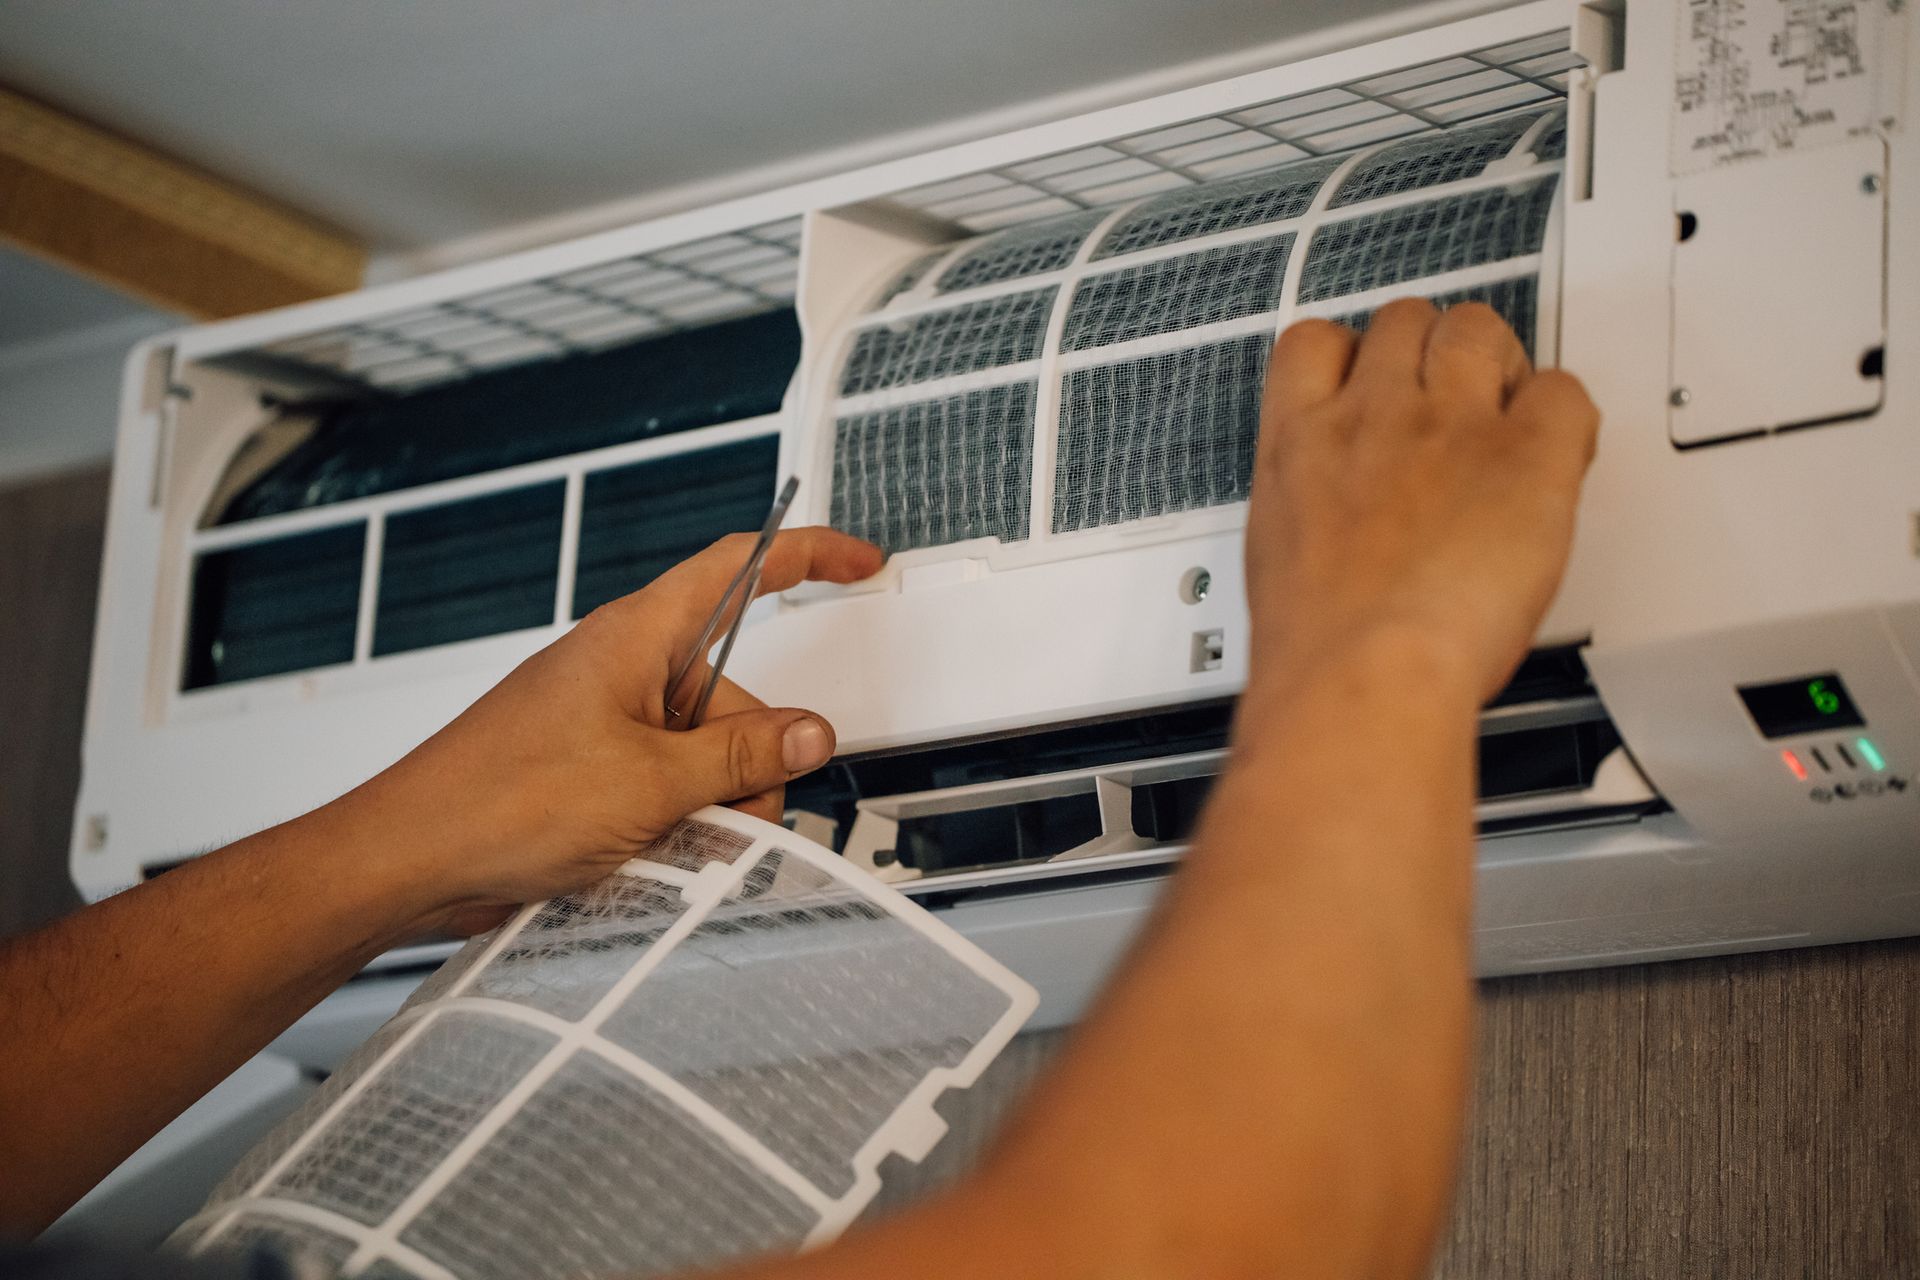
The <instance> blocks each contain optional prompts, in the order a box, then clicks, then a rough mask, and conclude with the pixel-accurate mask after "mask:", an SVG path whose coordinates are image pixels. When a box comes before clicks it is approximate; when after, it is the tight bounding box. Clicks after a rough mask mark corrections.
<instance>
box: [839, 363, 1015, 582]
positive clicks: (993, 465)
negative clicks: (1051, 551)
mask: <svg viewBox="0 0 1920 1280" xmlns="http://www.w3.org/2000/svg"><path fill="white" fill-rule="evenodd" d="M1033 399H1034V385H1033V384H1032V383H1016V384H1014V385H1012V386H1001V387H990V388H988V389H986V390H984V391H973V392H968V393H966V394H964V395H954V396H946V397H944V398H942V399H939V400H926V401H920V402H918V403H915V404H907V405H901V406H899V407H897V408H892V409H882V410H878V411H876V412H873V413H863V414H855V415H852V416H849V417H845V418H841V419H840V420H839V421H838V422H836V423H835V424H834V441H833V514H832V524H833V526H834V527H835V528H837V529H845V530H847V531H848V532H851V533H854V534H857V535H859V536H860V537H862V538H866V539H868V540H870V541H873V542H877V543H879V544H880V545H881V546H883V547H887V548H889V549H890V550H894V551H905V550H910V549H912V548H914V547H932V546H940V545H944V544H946V543H949V542H963V541H965V540H967V539H969V538H998V539H1000V540H1001V541H1002V542H1016V541H1019V540H1020V539H1022V538H1025V537H1026V536H1027V508H1028V504H1029V502H1030V500H1031V499H1030V496H1029V493H1030V486H1031V483H1032V475H1033Z"/></svg>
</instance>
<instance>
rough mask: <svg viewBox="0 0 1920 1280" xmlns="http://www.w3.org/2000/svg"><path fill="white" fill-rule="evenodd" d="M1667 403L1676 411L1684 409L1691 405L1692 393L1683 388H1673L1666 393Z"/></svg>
mask: <svg viewBox="0 0 1920 1280" xmlns="http://www.w3.org/2000/svg"><path fill="white" fill-rule="evenodd" d="M1667 403H1668V404H1670V405H1672V406H1673V407H1674V408H1676V409H1684V408H1686V407H1687V406H1688V405H1689V404H1692V403H1693V392H1691V391H1689V390H1687V389H1686V388H1685V387H1675V388H1674V389H1673V390H1672V391H1669V392H1668V393H1667Z"/></svg>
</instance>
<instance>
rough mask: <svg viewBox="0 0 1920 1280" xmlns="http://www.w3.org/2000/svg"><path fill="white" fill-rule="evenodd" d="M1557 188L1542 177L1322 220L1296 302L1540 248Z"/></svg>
mask: <svg viewBox="0 0 1920 1280" xmlns="http://www.w3.org/2000/svg"><path fill="white" fill-rule="evenodd" d="M1557 186H1558V182H1557V180H1556V179H1554V178H1546V179H1542V180H1540V181H1537V182H1531V183H1528V184H1527V185H1526V186H1524V187H1519V188H1510V187H1495V188H1493V189H1491V190H1487V191H1476V192H1474V193H1472V194H1471V195H1463V196H1449V197H1448V198H1446V199H1444V200H1435V201H1432V202H1431V203H1427V204H1416V205H1407V206H1403V207H1401V208H1397V209H1392V210H1389V211H1388V212H1386V213H1382V214H1375V215H1373V216H1367V215H1361V216H1359V217H1354V218H1349V219H1347V220H1345V221H1343V222H1336V223H1333V224H1331V225H1329V226H1324V227H1322V228H1320V229H1319V230H1318V231H1316V232H1314V235H1313V242H1312V244H1310V245H1309V246H1308V248H1307V269H1306V274H1305V275H1304V276H1302V277H1301V280H1300V301H1302V302H1318V301H1320V300H1321V299H1323V298H1341V297H1345V296H1346V295H1347V294H1350V293H1361V292H1364V291H1366V290H1368V289H1379V288H1383V287H1385V286H1387V285H1396V284H1403V283H1405V282H1407V281H1409V280H1419V279H1422V278H1423V277H1426V276H1437V275H1443V274H1445V273H1447V272H1449V271H1459V270H1461V269H1463V268H1465V267H1477V266H1482V265H1484V264H1486V263H1489V262H1499V261H1502V260H1503V259H1508V258H1518V257H1524V256H1526V255H1528V254H1532V253H1538V252H1539V251H1540V245H1541V242H1542V241H1543V240H1545V238H1546V233H1547V214H1548V212H1549V211H1550V210H1551V209H1552V207H1553V196H1554V189H1555V188H1556V187H1557Z"/></svg>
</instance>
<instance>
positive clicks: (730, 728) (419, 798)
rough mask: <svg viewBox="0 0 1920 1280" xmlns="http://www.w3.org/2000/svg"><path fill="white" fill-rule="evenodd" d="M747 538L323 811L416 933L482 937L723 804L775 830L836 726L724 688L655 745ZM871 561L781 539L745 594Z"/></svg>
mask: <svg viewBox="0 0 1920 1280" xmlns="http://www.w3.org/2000/svg"><path fill="white" fill-rule="evenodd" d="M753 541H754V535H752V534H736V535H734V536H732V537H728V538H723V539H721V540H720V541H719V542H716V543H715V544H714V545H712V546H711V547H709V548H707V549H706V550H705V551H703V552H701V553H700V554H699V555H697V556H695V557H693V558H692V559H690V560H688V561H686V562H685V563H683V564H680V565H678V566H677V567H675V568H673V569H671V570H669V571H668V572H667V573H665V574H663V575H661V576H660V577H659V578H658V579H656V580H655V581H654V582H653V583H652V584H650V585H649V586H647V587H645V588H643V589H642V590H640V591H636V592H634V593H633V594H632V595H629V596H625V597H622V598H621V599H619V600H615V601H613V602H612V603H610V604H607V605H604V606H602V607H601V608H599V609H596V610H594V611H593V612H592V613H591V614H589V615H588V616H587V617H586V618H584V619H582V620H581V622H580V624H579V625H578V626H576V627H574V628H573V630H571V631H569V632H568V633H567V634H566V635H564V636H562V637H561V638H560V639H559V640H556V641H555V642H554V643H553V644H551V645H548V646H547V647H546V648H545V649H542V650H541V651H540V652H539V653H536V654H534V655H533V656H532V657H530V658H528V659H527V660H526V661H525V662H523V663H521V664H520V665H519V666H518V667H517V668H515V669H514V670H513V671H512V672H511V673H510V674H509V675H508V676H507V677H506V679H504V680H502V681H501V682H500V683H499V684H498V685H496V686H495V687H494V688H493V689H492V690H490V691H489V692H488V693H487V694H486V695H485V696H483V697H482V698H481V699H480V700H479V701H477V702H475V703H474V704H473V705H472V706H471V707H469V708H468V709H467V710H466V711H465V712H463V713H462V714H461V715H460V716H459V717H458V718H457V719H455V720H454V721H453V723H451V724H449V725H448V726H447V727H446V728H444V729H442V730H441V731H440V732H439V733H437V734H435V735H434V736H433V737H431V738H429V739H428V740H427V741H426V742H424V743H422V744H421V745H420V746H419V747H417V748H415V749H414V750H413V751H412V752H411V753H409V754H408V755H407V756H405V757H404V758H403V759H401V760H400V761H399V762H398V763H396V764H395V765H394V766H393V767H392V768H390V769H388V770H386V771H385V772H384V773H382V774H380V775H378V776H377V777H375V778H373V779H372V780H371V781H369V782H368V783H366V784H365V785H364V786H361V787H359V788H357V789H355V790H354V791H352V792H349V793H348V794H347V795H346V796H343V797H342V798H341V799H340V800H338V801H336V802H335V804H334V805H333V806H330V807H332V808H336V809H339V810H344V813H343V814H342V816H344V817H346V818H347V819H348V821H349V822H350V823H352V824H354V827H355V828H356V829H358V830H361V831H366V832H377V833H380V834H381V835H382V836H383V837H384V838H383V839H376V840H373V841H371V843H372V845H373V846H375V847H377V848H379V849H381V850H382V852H381V853H380V855H379V856H381V857H382V858H384V859H386V860H387V861H388V862H389V863H391V862H392V861H393V860H395V859H403V860H405V866H404V867H402V868H396V867H394V866H392V865H389V866H386V867H383V868H382V871H383V872H386V873H389V874H391V873H394V872H396V871H398V872H402V873H403V877H402V878H403V880H404V882H405V884H404V888H405V890H406V891H407V892H408V896H409V898H410V899H413V898H417V900H418V902H419V906H420V914H419V918H418V920H417V924H416V928H417V929H418V930H419V931H420V932H428V931H432V930H436V929H437V930H445V931H449V932H458V933H472V932H479V931H481V930H484V929H488V928H491V927H492V926H494V925H496V924H498V923H500V921H502V920H503V919H505V918H506V916H507V915H508V914H509V913H510V911H511V910H512V908H514V907H515V906H517V905H519V904H520V903H523V902H532V901H535V900H538V899H542V898H549V897H553V896H555V895H557V894H563V893H570V892H572V891H574V890H577V889H580V888H583V887H585V886H586V885H588V884H591V883H593V882H594V881H596V880H599V879H601V878H603V877H605V876H606V875H608V874H610V873H612V872H613V871H614V870H615V869H616V868H617V867H619V866H620V865H621V864H622V863H623V862H625V861H627V860H628V859H629V858H631V857H632V856H633V855H634V853H635V852H637V851H638V850H639V849H641V848H642V847H643V846H645V845H646V844H648V843H649V842H651V841H653V840H654V839H656V838H658V837H659V836H660V835H662V834H663V833H665V832H666V831H667V830H668V829H669V828H670V827H672V826H673V824H674V823H676V822H678V821H679V820H680V819H681V818H683V817H685V816H686V815H687V814H689V813H692V812H693V811H694V810H696V809H699V808H701V807H703V806H705V805H709V804H732V805H734V806H736V807H738V808H740V809H742V810H745V811H746V812H748V813H751V814H753V815H755V816H756V817H761V818H765V819H767V820H768V821H770V822H778V821H780V817H781V797H782V791H783V788H784V787H785V784H786V783H787V781H788V780H789V779H791V778H794V777H797V776H799V775H800V774H803V773H808V772H810V771H812V770H814V769H817V768H819V767H820V766H821V765H823V764H825V763H826V762H827V761H828V760H829V759H830V758H831V757H832V755H833V749H834V735H833V728H832V726H830V725H829V724H827V722H826V721H825V720H823V719H822V718H820V717H819V716H817V715H814V714H812V713H810V712H806V711H800V710H793V709H770V708H767V707H765V706H763V705H762V704H761V703H760V702H759V701H758V700H757V699H756V698H754V697H753V696H752V695H751V694H749V693H747V692H746V691H744V690H742V689H740V688H739V687H737V686H736V685H734V684H733V683H732V682H730V681H726V680H722V682H721V683H720V684H719V685H718V686H717V687H716V688H715V690H714V694H713V701H712V703H711V704H710V705H709V707H708V710H707V716H706V720H705V723H703V724H702V725H701V726H700V727H699V728H698V729H694V730H690V731H686V732H681V731H678V730H676V729H669V728H668V725H669V723H670V719H669V716H668V712H667V708H668V706H673V707H675V708H676V709H680V710H689V711H690V710H691V705H690V704H691V703H692V702H693V700H694V699H695V698H697V697H698V694H699V690H700V688H701V687H702V686H703V685H704V683H705V676H706V670H707V668H706V664H705V663H704V662H702V663H699V664H697V665H696V666H695V668H694V670H693V672H692V673H690V674H689V675H688V676H687V677H686V679H685V680H684V681H683V683H682V686H681V688H680V689H677V690H669V689H668V688H667V687H666V686H667V681H668V680H669V679H670V678H671V677H672V675H673V673H674V671H675V670H676V669H677V668H678V666H679V664H680V663H681V662H683V661H685V659H686V657H687V654H688V652H689V650H690V649H691V648H692V646H693V644H694V643H695V642H696V641H697V640H698V639H699V636H700V631H701V629H702V628H703V627H704V626H705V624H706V621H707V618H708V617H709V615H710V614H711V613H712V611H713V609H714V607H715V606H716V605H718V603H719V601H720V595H721V593H722V592H723V591H725V590H726V586H727V583H728V582H729V581H730V580H731V579H732V577H733V575H734V574H735V572H736V571H737V570H738V569H739V568H740V566H741V565H742V564H743V563H745V561H746V558H747V555H748V553H749V552H750V551H751V549H752V546H753ZM882 559H883V557H882V554H881V552H880V549H879V548H878V547H875V546H873V545H871V544H870V543H866V542H862V541H860V540H859V539H857V538H853V537H849V536H848V535H846V534H843V533H837V532H835V531H834V530H832V529H825V528H809V529H796V530H791V531H788V532H784V533H781V534H779V535H778V536H777V537H775V538H774V540H773V544H772V546H771V547H770V548H769V550H768V552H767V557H766V561H765V565H764V567H763V570H762V577H761V583H760V589H761V591H762V592H763V593H764V592H771V591H783V590H785V589H787V588H788V587H791V586H794V585H795V584H797V583H799V582H802V581H805V580H824V581H827V582H856V581H858V580H860V579H862V578H866V577H869V576H871V575H872V574H874V573H875V572H877V571H878V570H879V568H880V565H881V563H882Z"/></svg>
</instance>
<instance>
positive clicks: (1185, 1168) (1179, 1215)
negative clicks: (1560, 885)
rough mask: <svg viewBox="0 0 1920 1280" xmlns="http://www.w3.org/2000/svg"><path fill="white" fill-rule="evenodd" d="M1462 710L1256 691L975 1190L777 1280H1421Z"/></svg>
mask: <svg viewBox="0 0 1920 1280" xmlns="http://www.w3.org/2000/svg"><path fill="white" fill-rule="evenodd" d="M1474 703H1475V698H1474V695H1473V693H1472V691H1471V689H1470V688H1469V687H1468V686H1467V684H1466V683H1465V682H1463V681H1460V680H1457V679H1455V678H1454V677H1453V675H1452V673H1450V672H1448V671H1446V670H1444V669H1442V667H1441V665H1440V663H1439V660H1438V659H1437V658H1433V657H1432V656H1431V655H1428V654H1425V653H1423V651H1422V650H1421V649H1420V648H1418V647H1416V646H1381V647H1379V648H1377V649H1376V650H1375V651H1374V652H1371V653H1369V654H1365V655H1354V656H1352V657H1351V658H1349V659H1347V660H1342V661H1336V662H1332V663H1328V664H1323V665H1321V666H1320V667H1319V668H1318V669H1317V671H1316V673H1315V675H1314V677H1313V679H1312V681H1311V682H1310V683H1300V684H1297V685H1287V684H1275V685H1269V686H1263V687H1258V688H1255V689H1253V690H1250V691H1249V692H1248V694H1247V695H1246V697H1245V699H1244V700H1243V703H1242V711H1241V717H1242V726H1241V731H1240V734H1239V742H1238V744H1237V749H1236V753H1235V758H1234V763H1233V765H1232V767H1231V771H1230V772H1229V773H1228V774H1227V775H1226V776H1225V777H1224V778H1223V779H1222V780H1221V783H1220V785H1219V789H1218V791H1217V793H1216V796H1215V798H1214V800H1213V802H1212V804H1211V805H1210V808H1209V811H1208V815H1207V818H1206V820H1205V822H1204V824H1203V828H1202V830H1201V832H1200V834H1199V836H1198V838H1197V840H1196V842H1195V846H1194V848H1193V849H1192V851H1191V852H1190V854H1189V855H1188V857H1187V859H1186V861H1185V864H1184V865H1183V866H1182V868H1181V870H1180V872H1179V873H1178V875H1177V876H1176V877H1175V879H1174V882H1173V885H1172V886H1171V888H1170V891H1169V895H1168V898H1167V900H1166V901H1165V903H1164V905H1163V907H1162V909H1161V911H1160V912H1159V913H1158V916H1157V917H1156V919H1155V920H1154V921H1153V923H1152V925H1151V927H1150V928H1149V930H1148V932H1147V935H1146V937H1145V939H1144V941H1143V943H1142V945H1141V947H1140V948H1139V950H1138V951H1137V952H1136V954H1135V955H1134V956H1133V957H1132V958H1131V959H1130V961H1129V962H1128V964H1127V965H1126V967H1125V969H1124V971H1123V972H1122V973H1121V974H1120V975H1119V976H1118V977H1117V978H1116V980H1115V981H1114V983H1113V985H1112V987H1111V989H1110V991H1109V993H1108V995H1107V997H1106V998H1105V999H1104V1000H1103V1001H1102V1002H1101V1004H1100V1005H1099V1006H1098V1007H1097V1008H1096V1010H1095V1011H1094V1012H1093V1013H1092V1014H1091V1015H1090V1016H1089V1018H1088V1020H1087V1022H1086V1023H1085V1024H1084V1025H1083V1026H1082V1028H1081V1029H1080V1031H1079V1033H1078V1035H1077V1036H1076V1038H1075V1039H1074V1040H1073V1041H1072V1043H1071V1045H1070V1047H1069V1048H1068V1050H1067V1051H1066V1054H1065V1056H1064V1058H1063V1060H1062V1062H1061V1063H1060V1065H1059V1067H1058V1068H1057V1070H1056V1071H1054V1072H1053V1073H1052V1074H1050V1075H1049V1076H1048V1077H1046V1078H1045V1079H1044V1080H1043V1081H1042V1083H1041V1085H1040V1086H1039V1088H1038V1089H1037V1091H1036V1092H1035V1094H1034V1095H1033V1097H1032V1098H1031V1099H1030V1100H1029V1101H1028V1102H1027V1104H1026V1105H1025V1108H1024V1110H1023V1111H1022V1112H1021V1113H1020V1114H1019V1115H1016V1116H1015V1117H1014V1118H1013V1119H1012V1121H1011V1122H1010V1123H1009V1125H1008V1126H1007V1133H1008V1137H1007V1139H1006V1140H1005V1141H1004V1142H1003V1144H1002V1145H1001V1147H1000V1148H999V1149H998V1150H997V1151H996V1152H995V1153H994V1155H993V1156H992V1157H991V1158H990V1159H989V1161H988V1164H987V1166H986V1168H985V1169H983V1170H982V1172H981V1174H980V1176H979V1177H978V1178H977V1179H976V1180H975V1181H974V1183H973V1184H971V1185H969V1186H968V1187H967V1188H965V1189H964V1190H962V1191H961V1192H960V1193H958V1194H957V1195H956V1196H954V1197H952V1198H949V1199H946V1200H943V1201H941V1202H940V1203H939V1204H938V1205H936V1206H932V1207H930V1208H929V1209H927V1210H924V1211H922V1212H920V1213H917V1214H913V1215H909V1216H907V1217H904V1218H902V1219H899V1220H898V1221H896V1222H895V1223H892V1224H889V1225H887V1226H885V1227H882V1228H881V1229H880V1230H879V1231H877V1232H875V1233H873V1234H872V1235H870V1236H867V1237H864V1238H859V1237H856V1238H855V1239H852V1240H849V1241H848V1242H847V1245H846V1246H845V1247H844V1248H843V1249H839V1250H835V1251H832V1252H831V1253H828V1254H825V1255H821V1256H819V1257H817V1258H814V1259H809V1260H805V1261H803V1262H802V1263H800V1264H798V1265H797V1266H795V1267H794V1270H793V1272H792V1273H791V1274H793V1275H814V1274H818V1275H820V1276H822V1277H825V1276H835V1277H842V1278H843V1280H844V1278H845V1277H849V1276H860V1275H868V1274H872V1275H875V1276H878V1275H883V1274H894V1273H896V1272H897V1269H898V1268H899V1267H900V1266H901V1265H902V1264H903V1262H904V1261H905V1260H908V1259H911V1260H912V1262H913V1265H914V1266H915V1267H916V1268H918V1271H917V1272H916V1273H917V1274H921V1275H927V1276H933V1275H954V1276H960V1275H972V1274H994V1275H996V1276H1001V1277H1021V1276H1032V1277H1036V1278H1038V1277H1049V1278H1055V1277H1073V1276H1089V1277H1091V1276H1121V1275H1128V1276H1131V1275H1139V1276H1163V1275H1180V1276H1189V1277H1207V1276H1229V1275H1230V1276H1242V1275H1287V1276H1342V1277H1345V1276H1362V1275H1365V1276H1393V1275H1414V1274H1418V1273H1419V1272H1420V1271H1421V1269H1422V1268H1423V1266H1424V1261H1425V1256H1426V1252H1425V1251H1426V1249H1427V1246H1428V1245H1429V1244H1430V1241H1431V1238H1432V1234H1433V1232H1434V1231H1435V1230H1436V1229H1437V1226H1438V1223H1439V1220H1440V1216H1441V1214H1442V1212H1443V1211H1444V1207H1445V1203H1446V1198H1447V1192H1448V1188H1449V1185H1450V1181H1451V1177H1452V1173H1453V1167H1454V1159H1455V1156H1454V1151H1455V1143H1456V1139H1457V1133H1458V1129H1459V1124H1460V1114H1461V1110H1462V1106H1463V1103H1464V1091H1465V1084H1464V1082H1465V1078H1466V1074H1465V1073H1466V1063H1467V1055H1468V1047H1469V1033H1470V1020H1471V984H1470V973H1469V960H1468V938H1467V935H1468V916H1469V902H1470V897H1471V892H1470V882H1471V851H1472V814H1471V806H1472V793H1473V786H1472V760H1473V751H1472V745H1473V744H1472V735H1473V733H1474V713H1475V706H1474ZM775 1273H777V1274H780V1275H781V1276H783V1277H785V1276H787V1275H788V1274H789V1273H788V1272H786V1271H785V1270H782V1269H779V1268H773V1269H770V1272H769V1274H775Z"/></svg>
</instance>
